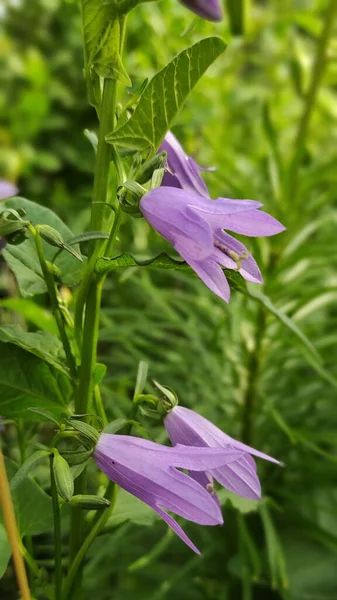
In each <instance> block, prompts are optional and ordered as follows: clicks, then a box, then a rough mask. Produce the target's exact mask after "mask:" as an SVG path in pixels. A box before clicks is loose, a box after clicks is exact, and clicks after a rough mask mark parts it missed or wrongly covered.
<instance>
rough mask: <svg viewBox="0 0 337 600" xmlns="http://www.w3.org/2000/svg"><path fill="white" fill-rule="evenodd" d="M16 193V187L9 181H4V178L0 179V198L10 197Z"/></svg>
mask: <svg viewBox="0 0 337 600" xmlns="http://www.w3.org/2000/svg"><path fill="white" fill-rule="evenodd" d="M17 193H18V189H17V188H16V187H15V185H13V184H12V183H10V182H9V181H4V179H0V200H4V199H5V198H10V197H11V196H15V195H16V194H17Z"/></svg>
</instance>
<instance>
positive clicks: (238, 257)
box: [214, 240, 249, 271]
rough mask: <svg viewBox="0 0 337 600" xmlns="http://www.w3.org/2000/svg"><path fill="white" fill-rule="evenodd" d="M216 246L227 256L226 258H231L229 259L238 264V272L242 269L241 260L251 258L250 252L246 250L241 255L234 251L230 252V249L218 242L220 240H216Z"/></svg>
mask: <svg viewBox="0 0 337 600" xmlns="http://www.w3.org/2000/svg"><path fill="white" fill-rule="evenodd" d="M214 246H215V247H216V248H218V249H219V250H221V252H222V253H223V254H226V256H229V258H231V259H232V260H234V262H235V264H236V269H235V270H236V271H239V270H240V269H241V267H242V265H241V260H244V259H245V258H248V257H249V252H247V250H244V251H243V252H241V254H237V252H234V250H230V249H229V248H227V246H225V245H224V244H221V243H220V242H218V240H214Z"/></svg>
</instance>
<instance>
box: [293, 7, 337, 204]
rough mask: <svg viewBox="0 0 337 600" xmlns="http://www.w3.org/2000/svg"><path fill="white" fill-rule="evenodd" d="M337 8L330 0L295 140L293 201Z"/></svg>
mask: <svg viewBox="0 0 337 600" xmlns="http://www.w3.org/2000/svg"><path fill="white" fill-rule="evenodd" d="M336 9H337V2H336V0H330V3H329V6H328V8H327V11H326V13H325V18H324V24H323V30H322V34H321V37H320V39H319V42H318V46H317V51H316V58H315V62H314V66H313V70H312V76H311V82H310V85H309V89H308V93H307V95H306V100H305V105H304V110H303V113H302V118H301V120H300V122H299V127H298V130H297V135H296V138H295V142H294V148H295V151H294V155H293V158H292V161H291V164H290V168H289V174H288V181H287V199H288V201H291V202H293V199H294V195H295V194H296V191H297V185H298V179H299V167H300V163H301V161H302V158H303V153H304V149H305V144H306V140H307V136H308V130H309V125H310V120H311V116H312V113H313V109H314V107H315V103H316V98H317V93H318V90H319V87H320V84H321V81H322V77H323V74H324V69H325V65H326V62H327V48H328V44H329V40H330V36H331V33H332V30H333V20H334V16H335V14H334V13H335V11H336Z"/></svg>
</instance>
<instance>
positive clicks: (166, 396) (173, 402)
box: [153, 381, 178, 415]
mask: <svg viewBox="0 0 337 600" xmlns="http://www.w3.org/2000/svg"><path fill="white" fill-rule="evenodd" d="M153 383H154V385H155V386H156V388H158V390H160V391H161V392H162V394H163V396H162V397H161V398H160V400H158V405H157V409H158V411H159V412H160V413H162V414H165V415H166V414H167V413H168V412H170V410H172V408H174V407H175V406H177V404H178V396H177V394H176V393H175V391H174V390H172V389H171V388H168V387H164V386H163V385H160V383H158V381H153Z"/></svg>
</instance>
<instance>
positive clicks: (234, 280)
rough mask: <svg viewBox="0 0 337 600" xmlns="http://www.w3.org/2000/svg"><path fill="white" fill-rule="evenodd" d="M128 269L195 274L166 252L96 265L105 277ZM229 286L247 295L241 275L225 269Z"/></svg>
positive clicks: (126, 254) (126, 255)
mask: <svg viewBox="0 0 337 600" xmlns="http://www.w3.org/2000/svg"><path fill="white" fill-rule="evenodd" d="M126 267H152V268H156V269H165V270H174V271H178V270H179V271H187V272H190V273H194V271H193V269H191V267H190V266H189V265H188V264H187V263H186V262H185V261H182V260H176V259H174V258H171V257H170V256H169V255H168V254H166V252H162V253H161V254H159V255H158V256H156V257H155V258H150V259H146V260H140V259H135V258H134V256H132V254H131V253H130V252H124V254H120V255H119V256H116V257H115V258H105V257H102V258H99V259H98V260H97V261H96V264H95V271H96V273H97V274H98V275H103V274H105V273H109V272H110V271H114V270H115V269H120V268H126ZM223 272H224V274H225V275H226V277H227V279H228V282H229V285H230V287H231V288H232V289H233V290H238V291H240V292H242V293H243V294H247V293H248V292H247V287H246V284H245V281H244V279H243V278H242V277H241V275H240V273H238V272H237V271H234V270H231V269H223Z"/></svg>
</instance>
